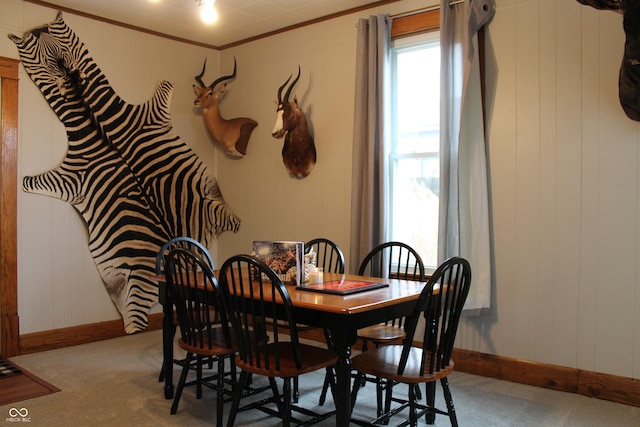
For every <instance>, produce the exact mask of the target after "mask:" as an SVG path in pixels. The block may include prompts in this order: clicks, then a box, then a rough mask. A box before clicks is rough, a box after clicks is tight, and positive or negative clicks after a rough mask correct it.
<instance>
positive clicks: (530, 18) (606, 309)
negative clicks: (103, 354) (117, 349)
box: [0, 0, 640, 378]
mask: <svg viewBox="0 0 640 427" xmlns="http://www.w3.org/2000/svg"><path fill="white" fill-rule="evenodd" d="M497 3H498V9H497V13H496V16H495V19H494V20H493V22H492V23H491V25H490V27H489V41H488V48H489V49H488V50H489V54H490V56H489V58H488V59H489V60H488V67H487V88H488V91H489V104H490V105H489V108H488V120H489V130H488V134H489V152H490V173H491V195H492V198H493V226H494V248H495V249H494V251H495V284H494V289H493V290H494V294H493V307H494V309H493V312H492V313H491V315H489V316H484V317H480V318H472V319H465V320H464V321H463V322H462V325H461V328H460V332H459V336H458V341H457V343H456V345H457V346H458V347H461V348H466V349H471V350H477V351H482V352H487V353H492V354H497V355H501V356H506V357H516V358H522V359H526V360H532V361H537V362H543V363H551V364H556V365H561V366H567V367H573V368H580V369H586V370H591V371H598V372H603V373H608V374H614V375H622V376H626V377H633V378H640V285H639V284H638V272H637V271H638V269H639V267H640V251H639V249H638V248H639V247H640V231H639V229H640V209H639V205H640V203H639V202H640V187H639V185H638V181H639V180H638V171H639V170H640V167H639V163H640V153H639V150H638V146H639V144H640V132H639V129H638V124H637V123H636V122H633V121H631V120H629V119H628V118H626V116H625V115H624V113H623V112H622V109H621V108H620V106H619V103H618V99H617V73H618V67H619V64H620V59H621V56H622V49H623V43H624V33H623V31H622V20H621V17H620V16H619V15H616V14H614V13H611V12H601V11H596V10H593V9H591V8H588V7H586V6H581V5H580V4H579V3H578V2H576V1H567V0H497ZM424 4H425V2H424V0H417V1H413V0H407V1H402V2H398V3H393V4H391V5H389V6H386V7H382V8H378V9H374V10H370V11H364V12H360V13H358V14H354V15H351V16H345V17H341V18H337V19H334V20H332V21H330V22H325V23H319V24H316V25H313V26H309V27H305V28H300V29H297V30H294V31H291V32H289V33H286V34H280V35H276V36H273V37H270V38H268V39H264V40H258V41H255V42H252V43H248V44H245V45H242V46H239V47H236V48H233V49H230V50H228V51H224V52H221V53H216V52H207V51H206V50H205V49H202V48H196V47H190V46H186V45H183V44H180V43H176V42H171V41H167V40H162V39H158V38H156V37H152V36H148V35H143V34H139V33H135V32H132V31H130V30H125V29H121V28H117V27H114V26H110V25H107V24H102V23H97V22H94V21H91V20H87V19H84V18H79V17H75V16H73V15H68V16H65V19H66V20H67V21H68V23H69V24H70V26H71V27H72V28H73V29H74V31H76V33H78V34H79V36H80V38H81V39H82V40H83V41H84V42H85V44H87V46H88V48H89V49H90V51H91V53H92V54H93V56H94V58H95V59H96V61H97V62H98V64H99V65H100V66H101V67H102V69H103V71H104V72H105V73H106V75H107V76H108V77H109V79H110V81H111V83H112V84H113V86H114V87H115V88H116V90H117V91H118V92H119V93H120V94H121V95H122V96H124V97H125V98H126V99H128V100H130V101H132V102H140V101H144V100H145V99H146V98H148V97H149V96H150V95H151V93H152V92H153V89H154V87H155V84H156V82H157V81H158V80H160V79H167V80H170V81H172V82H173V83H174V84H175V87H176V89H175V93H174V98H173V104H172V112H173V116H174V125H175V127H176V129H177V130H178V132H179V134H180V135H181V136H182V138H183V139H184V140H185V141H186V142H188V143H191V144H192V146H193V147H194V149H195V150H196V151H197V152H198V153H199V154H200V155H201V156H202V157H203V159H204V160H205V162H207V163H208V164H210V166H211V167H212V169H213V171H214V173H215V175H216V176H217V178H218V181H219V183H220V186H221V189H222V191H223V194H224V196H225V199H226V200H227V202H228V203H229V204H230V206H231V207H232V208H233V209H234V210H235V211H236V213H237V214H238V215H239V216H240V218H242V221H243V224H242V226H241V228H240V231H239V232H238V233H237V234H232V233H229V232H226V233H223V234H222V235H221V236H220V238H219V239H218V240H217V242H216V244H215V245H214V247H213V248H212V252H213V253H214V256H215V257H216V258H217V259H218V260H224V259H225V258H226V257H228V256H230V255H233V254H235V253H238V252H248V251H250V250H251V241H252V240H253V239H300V240H307V239H310V238H313V237H316V236H326V237H329V238H332V239H334V240H336V241H337V242H338V243H339V244H340V246H342V247H343V249H345V251H347V253H346V255H347V256H348V255H349V254H348V248H349V227H350V196H351V190H350V179H351V168H350V163H351V139H352V135H353V125H352V123H353V93H354V88H353V79H354V69H355V59H354V56H355V39H356V28H355V23H356V22H357V19H358V18H359V17H366V16H368V15H369V14H371V13H377V12H388V13H391V14H395V13H400V12H403V11H408V10H414V9H418V8H420V7H423V6H424ZM0 9H1V10H0V28H2V29H3V30H5V32H15V33H19V34H21V33H22V32H23V31H24V30H26V29H29V28H31V27H33V26H37V25H40V24H43V23H46V22H48V21H50V20H52V19H53V18H54V17H55V12H54V11H52V10H49V9H46V8H41V7H37V6H34V5H30V4H26V3H22V2H21V1H19V0H0ZM117 39H126V41H127V42H126V44H125V47H124V48H120V47H118V43H116V40H117ZM120 49H123V50H120ZM0 55H2V56H9V57H17V53H16V51H15V47H14V46H13V45H12V44H11V42H9V40H8V39H4V40H3V38H0ZM205 55H207V56H208V57H209V62H208V64H209V67H210V68H209V70H210V72H211V74H210V73H209V71H208V72H207V77H206V78H205V79H206V80H208V79H210V78H212V77H215V76H214V74H215V71H214V70H215V68H216V67H215V65H214V64H216V61H217V60H218V58H219V59H220V64H221V68H220V69H219V70H217V71H218V72H220V73H225V72H228V71H227V70H228V69H229V67H230V66H231V65H232V63H233V57H234V56H235V57H236V58H237V60H238V76H237V77H236V79H235V80H234V81H233V82H231V83H230V84H229V86H228V93H227V94H226V95H225V97H224V98H223V99H222V101H221V108H222V111H223V113H224V115H225V116H227V117H232V116H249V117H252V118H254V119H256V120H257V121H258V122H259V126H258V127H257V128H256V129H255V131H254V133H253V136H252V138H251V142H250V144H249V148H248V155H247V157H246V158H244V159H241V160H238V159H232V158H229V157H227V156H226V155H224V154H221V153H220V151H219V150H218V149H217V148H216V147H215V146H214V145H213V143H212V142H211V141H209V140H208V138H207V136H206V134H205V132H204V130H203V128H202V123H201V121H200V117H198V116H196V115H195V114H194V112H193V110H192V107H191V106H192V101H193V96H192V93H191V84H192V82H193V76H194V75H195V74H196V73H197V72H199V70H200V67H201V64H202V59H203V57H204V56H205ZM182 63H184V64H185V65H184V66H181V65H180V64H182ZM298 64H300V66H301V67H302V77H301V79H300V81H299V83H298V85H297V88H296V93H297V94H298V100H299V101H300V104H301V106H302V107H303V109H304V110H305V111H306V112H307V113H308V117H309V119H310V121H311V123H312V126H313V131H314V135H315V139H316V148H317V150H318V164H317V165H316V168H315V169H314V171H313V172H312V173H311V175H310V176H309V177H308V178H306V179H304V180H295V179H292V178H289V177H288V176H287V174H286V171H285V169H284V166H283V164H282V160H281V157H280V150H281V148H282V142H281V141H280V140H274V139H273V138H272V137H271V136H270V133H271V128H272V126H273V121H274V119H275V116H274V113H275V105H274V101H273V100H274V99H275V97H276V90H277V88H278V86H279V85H280V84H281V83H282V82H284V80H285V79H286V78H287V77H288V75H289V74H290V73H294V72H295V71H296V70H297V66H298ZM20 91H21V93H20V103H21V106H20V119H21V122H20V135H19V137H20V174H21V176H22V175H25V174H33V173H40V172H42V171H44V170H47V169H49V168H51V167H54V166H56V165H57V164H58V163H59V161H60V160H61V158H62V156H63V154H64V150H65V147H66V139H65V136H64V133H63V132H62V128H61V126H60V124H59V123H58V122H57V119H56V118H55V116H53V114H52V113H51V112H50V110H49V108H48V106H47V105H46V103H45V102H44V99H43V98H42V96H41V94H40V93H39V92H38V91H37V89H36V88H35V86H34V85H33V83H31V81H30V80H29V79H28V77H27V76H25V75H24V74H23V75H22V80H21V84H20ZM19 197H20V199H19V203H20V206H19V214H20V219H19V246H20V248H19V249H20V253H19V264H20V266H19V268H20V269H19V278H18V279H19V301H20V307H19V310H20V320H21V325H20V328H21V332H22V333H28V332H33V331H39V330H46V329H50V328H56V327H64V326H71V325H76V324H82V323H89V322H94V321H98V320H106V319H113V318H117V313H116V312H115V310H114V309H113V308H112V306H111V303H110V301H109V299H108V297H107V295H106V292H105V291H104V289H103V287H102V285H101V283H100V282H99V277H98V275H97V273H96V271H95V267H94V266H93V264H92V261H91V260H90V258H89V254H88V250H87V248H86V236H85V233H84V231H83V224H82V222H81V221H80V220H79V218H78V217H77V215H75V213H74V212H73V210H72V209H71V208H70V207H69V206H67V205H66V204H64V203H62V202H60V201H58V200H53V199H51V200H49V199H47V198H46V197H44V196H36V195H28V194H22V193H21V192H20V193H19ZM66 250H69V251H71V254H72V255H71V256H66V255H64V253H63V252H64V251H66ZM52 301H53V302H54V303H53V304H52V303H51V302H52ZM82 304H89V306H87V307H83V305H82Z"/></svg>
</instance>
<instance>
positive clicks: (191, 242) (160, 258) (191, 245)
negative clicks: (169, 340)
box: [156, 236, 215, 382]
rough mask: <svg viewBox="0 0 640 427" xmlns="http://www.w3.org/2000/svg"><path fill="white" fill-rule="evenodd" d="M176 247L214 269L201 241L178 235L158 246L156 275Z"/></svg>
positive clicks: (180, 360)
mask: <svg viewBox="0 0 640 427" xmlns="http://www.w3.org/2000/svg"><path fill="white" fill-rule="evenodd" d="M177 248H183V249H188V250H190V251H191V252H193V253H195V254H196V255H198V256H200V258H201V259H202V260H203V261H205V262H206V264H207V266H208V267H209V268H210V269H211V271H213V270H215V264H214V262H213V257H212V256H211V254H210V253H209V251H208V250H207V248H206V247H205V246H204V245H203V244H202V243H200V242H199V241H197V240H196V239H193V238H191V237H186V236H179V237H174V238H172V239H170V240H169V241H168V242H166V243H165V244H164V245H162V248H160V251H158V255H157V256H156V274H157V275H158V276H160V275H163V274H164V264H165V256H167V255H168V254H169V252H171V251H172V250H173V249H177ZM175 326H176V325H175V323H174V330H173V331H172V332H171V336H174V335H175ZM164 363H165V362H164V361H163V362H162V368H161V369H160V375H159V376H158V381H159V382H162V381H164ZM173 363H175V364H176V365H179V366H182V365H183V364H184V359H174V360H173Z"/></svg>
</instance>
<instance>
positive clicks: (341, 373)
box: [331, 329, 356, 427]
mask: <svg viewBox="0 0 640 427" xmlns="http://www.w3.org/2000/svg"><path fill="white" fill-rule="evenodd" d="M331 339H332V341H333V349H334V350H335V352H336V353H337V354H338V361H337V362H336V388H335V395H334V400H335V404H336V426H345V427H346V426H348V425H349V420H350V419H351V346H352V345H353V344H354V343H355V341H356V331H345V330H344V329H342V330H340V331H338V330H332V331H331Z"/></svg>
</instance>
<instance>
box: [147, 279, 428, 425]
mask: <svg viewBox="0 0 640 427" xmlns="http://www.w3.org/2000/svg"><path fill="white" fill-rule="evenodd" d="M155 279H156V280H157V281H158V283H159V292H160V293H159V300H160V303H161V304H162V305H163V312H164V317H163V354H164V369H165V375H164V378H165V385H164V392H165V397H166V398H167V399H170V398H172V396H173V376H172V373H173V363H172V361H173V339H174V336H173V335H174V326H173V304H172V301H171V296H170V295H169V294H168V293H167V287H166V286H165V281H164V277H160V276H157V277H155ZM339 280H355V281H366V282H372V283H384V284H388V286H386V287H382V288H378V289H374V290H367V291H364V292H360V293H355V294H350V295H344V296H343V295H336V294H329V293H322V292H315V291H309V290H303V289H297V288H296V286H287V290H288V291H289V295H290V297H291V301H292V303H293V308H294V316H295V318H296V321H297V322H298V323H300V324H304V325H309V326H315V327H320V328H325V329H328V330H329V331H330V332H331V337H332V341H333V348H334V350H335V351H336V353H337V354H338V362H337V364H336V387H335V396H334V397H335V405H336V425H337V426H348V425H349V419H350V414H351V351H352V350H351V348H352V346H353V345H354V344H355V343H356V340H357V331H358V329H361V328H363V327H365V326H370V325H374V324H376V323H381V322H384V321H386V320H390V319H393V318H396V317H400V316H406V315H408V314H410V313H411V311H412V310H413V308H414V306H415V304H416V303H417V300H418V297H419V296H420V292H421V291H422V289H423V287H424V285H425V283H424V282H414V281H409V280H398V279H383V278H377V277H363V276H355V275H344V274H336V273H324V275H323V282H333V281H339Z"/></svg>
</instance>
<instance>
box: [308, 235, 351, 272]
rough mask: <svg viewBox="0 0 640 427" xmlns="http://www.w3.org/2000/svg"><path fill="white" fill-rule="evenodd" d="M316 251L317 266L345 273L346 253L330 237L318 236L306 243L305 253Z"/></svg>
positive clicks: (329, 270)
mask: <svg viewBox="0 0 640 427" xmlns="http://www.w3.org/2000/svg"><path fill="white" fill-rule="evenodd" d="M311 250H313V251H314V252H315V253H316V257H317V258H316V266H317V267H322V268H323V269H324V271H326V272H328V273H340V274H344V264H345V263H344V254H343V253H342V250H341V249H340V247H339V246H338V245H337V244H336V243H334V242H332V241H331V240H329V239H325V238H317V239H313V240H309V241H308V242H307V243H305V244H304V251H305V253H309V251H311Z"/></svg>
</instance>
